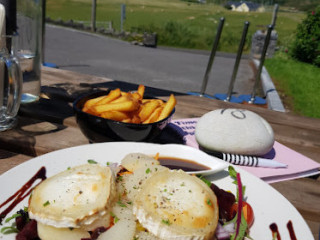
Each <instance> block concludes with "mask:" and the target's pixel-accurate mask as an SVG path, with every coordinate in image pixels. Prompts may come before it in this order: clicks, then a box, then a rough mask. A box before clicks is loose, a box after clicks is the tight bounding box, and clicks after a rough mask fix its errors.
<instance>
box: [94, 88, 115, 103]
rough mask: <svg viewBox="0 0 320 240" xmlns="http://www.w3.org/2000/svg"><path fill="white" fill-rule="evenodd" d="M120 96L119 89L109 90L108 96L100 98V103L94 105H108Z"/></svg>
mask: <svg viewBox="0 0 320 240" xmlns="http://www.w3.org/2000/svg"><path fill="white" fill-rule="evenodd" d="M120 95H121V91H120V89H119V88H117V89H115V90H111V91H110V92H109V94H108V95H107V96H106V97H105V98H102V99H101V100H100V101H98V102H97V103H96V105H102V104H106V103H109V102H111V101H113V100H114V99H117V98H118V97H120Z"/></svg>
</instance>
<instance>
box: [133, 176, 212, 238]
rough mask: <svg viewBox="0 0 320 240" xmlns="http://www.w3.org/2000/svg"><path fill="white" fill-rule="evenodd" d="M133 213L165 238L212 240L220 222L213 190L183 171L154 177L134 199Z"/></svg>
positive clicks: (147, 227) (155, 233) (154, 232)
mask: <svg viewBox="0 0 320 240" xmlns="http://www.w3.org/2000/svg"><path fill="white" fill-rule="evenodd" d="M133 213H134V214H135V215H136V217H137V219H138V220H139V222H140V223H141V225H142V226H143V227H144V228H146V229H147V230H148V231H149V232H151V233H153V234H154V235H155V236H157V237H159V238H161V239H183V240H187V239H211V238H212V236H213V235H214V232H215V229H216V226H217V222H218V205H217V198H216V196H215V195H214V193H213V191H212V190H211V189H210V188H209V187H208V186H207V185H206V184H205V183H204V182H203V181H202V180H200V179H198V178H197V177H195V176H190V175H188V174H187V173H185V172H183V171H181V170H180V171H170V170H164V171H161V172H158V173H155V174H154V175H153V176H151V177H150V178H149V179H148V180H147V181H146V182H145V183H144V185H143V186H142V188H141V190H140V192H139V194H137V196H136V198H135V199H134V204H133Z"/></svg>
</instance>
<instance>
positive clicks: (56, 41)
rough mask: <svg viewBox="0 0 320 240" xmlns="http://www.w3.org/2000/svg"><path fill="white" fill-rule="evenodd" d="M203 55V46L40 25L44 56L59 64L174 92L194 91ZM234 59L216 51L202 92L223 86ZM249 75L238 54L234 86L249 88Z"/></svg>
mask: <svg viewBox="0 0 320 240" xmlns="http://www.w3.org/2000/svg"><path fill="white" fill-rule="evenodd" d="M208 60H209V52H208V51H191V50H179V49H173V48H162V47H158V48H147V47H141V46H136V45H132V44H130V43H128V42H124V41H120V40H117V39H113V38H109V37H105V36H101V35H97V34H90V33H85V32H80V31H77V30H73V29H68V28H63V27H57V26H53V25H47V26H46V35H45V62H50V63H55V64H57V65H58V67H59V68H60V69H67V70H72V71H76V72H80V73H87V74H92V75H97V76H103V77H108V78H111V79H114V80H120V81H126V82H130V83H136V84H140V83H141V84H145V85H147V86H150V87H159V88H163V89H167V90H173V91H179V92H189V91H193V92H199V91H200V90H201V86H202V81H203V76H204V73H205V70H206V66H207V63H208ZM234 61H235V56H234V55H230V54H229V55H227V54H219V53H218V54H217V55H216V57H215V61H214V63H213V67H212V71H211V75H210V78H209V81H208V85H207V89H206V93H207V94H209V95H213V94H215V93H226V92H227V91H228V86H229V82H230V78H231V75H232V70H233V66H234ZM253 78H254V75H253V69H252V67H251V65H250V60H249V59H248V58H243V59H242V60H241V63H240V67H239V71H238V75H237V79H236V83H235V86H234V92H237V93H239V94H250V93H251V89H252V87H253Z"/></svg>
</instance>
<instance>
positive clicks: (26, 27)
mask: <svg viewBox="0 0 320 240" xmlns="http://www.w3.org/2000/svg"><path fill="white" fill-rule="evenodd" d="M42 7H43V5H42V0H17V32H16V37H15V43H14V47H15V50H16V54H17V56H18V58H19V62H20V66H21V70H22V76H23V89H22V98H21V102H22V103H30V102H34V101H37V100H38V99H39V97H40V90H41V75H40V70H41V63H42V59H41V58H42V37H43V36H42V28H43V19H42V17H43V9H42Z"/></svg>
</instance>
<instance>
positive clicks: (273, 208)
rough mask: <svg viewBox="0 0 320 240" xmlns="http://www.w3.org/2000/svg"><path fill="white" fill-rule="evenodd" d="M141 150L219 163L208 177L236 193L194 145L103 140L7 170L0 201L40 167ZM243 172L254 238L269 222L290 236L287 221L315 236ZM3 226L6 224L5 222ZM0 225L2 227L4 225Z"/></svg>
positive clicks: (300, 233)
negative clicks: (106, 141)
mask: <svg viewBox="0 0 320 240" xmlns="http://www.w3.org/2000/svg"><path fill="white" fill-rule="evenodd" d="M132 152H141V153H145V154H156V153H158V152H159V153H160V155H163V156H171V157H177V158H185V159H190V160H194V161H198V162H200V163H206V161H208V160H209V161H213V162H215V163H216V164H217V167H216V171H215V172H219V171H220V172H219V173H216V174H214V175H210V176H207V178H208V179H210V180H212V181H213V182H214V183H215V184H216V185H217V186H219V187H220V188H223V189H225V190H230V191H232V192H234V193H235V191H236V186H235V185H234V184H233V183H232V179H231V178H230V177H229V175H228V174H227V172H226V171H222V172H221V170H222V169H223V168H224V167H225V166H226V165H225V163H224V162H222V161H220V160H219V159H215V158H211V157H209V156H208V155H207V154H205V153H203V152H201V151H199V150H196V149H193V148H191V147H187V146H183V145H176V144H167V145H158V144H150V143H127V142H114V143H101V144H90V145H84V146H79V147H73V148H68V149H63V150H59V151H55V152H51V153H48V154H45V155H42V156H39V157H36V158H33V159H31V160H29V161H27V162H25V163H23V164H21V165H18V166H17V167H15V168H13V169H11V170H9V171H7V172H5V173H4V174H2V175H1V176H0V183H1V186H0V199H1V200H0V202H3V201H4V200H5V199H7V198H8V197H9V196H11V195H12V194H14V193H15V192H16V191H17V190H18V189H19V188H20V187H21V186H22V185H23V184H24V183H25V182H26V181H27V180H29V179H30V178H31V177H32V176H33V175H34V174H35V173H36V172H37V170H38V169H39V168H40V167H42V166H45V167H46V169H47V176H52V175H54V174H56V173H58V172H60V171H62V170H65V169H67V168H68V167H72V166H76V165H79V164H83V163H86V162H87V160H88V159H93V160H95V161H97V162H99V163H103V164H105V163H107V162H120V161H121V159H122V158H123V157H124V156H125V155H126V154H128V153H132ZM236 170H237V171H238V172H240V173H241V179H242V182H243V184H244V185H246V196H247V201H248V202H249V203H250V204H251V205H252V208H253V210H254V214H255V222H254V224H253V226H252V228H251V230H250V235H251V237H252V238H253V239H255V240H264V239H265V240H271V239H272V235H271V230H270V229H269V225H270V224H271V223H276V224H277V226H278V228H279V232H280V235H281V238H282V239H290V235H289V232H288V230H287V227H286V224H287V223H288V221H289V220H291V221H292V223H293V227H294V231H295V234H296V237H297V239H304V240H309V239H310V240H311V239H314V238H313V236H312V233H311V231H310V229H309V227H308V225H307V224H306V222H305V221H304V219H303V218H302V217H301V215H300V214H299V213H298V211H297V210H296V209H295V208H294V207H293V206H292V205H291V203H290V202H289V201H288V200H287V199H286V198H285V197H283V196H282V195H281V194H280V193H279V192H277V191H276V190H274V189H273V188H272V187H271V186H269V185H268V184H266V183H265V182H263V181H262V180H260V179H259V178H257V177H255V176H253V175H251V174H249V173H247V172H245V171H243V170H241V169H239V168H236ZM23 206H27V199H25V200H24V201H23V202H22V203H20V204H19V205H18V206H17V207H16V208H15V209H14V210H13V211H12V212H11V213H10V214H9V215H8V216H10V215H12V214H13V213H14V212H15V211H17V210H19V209H21V208H23ZM3 226H6V225H5V224H4V225H3ZM3 226H0V227H3ZM0 239H3V240H14V239H15V235H14V234H10V235H2V234H1V233H0Z"/></svg>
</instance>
